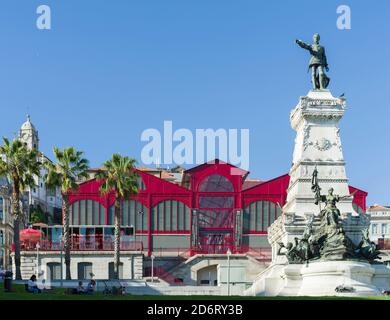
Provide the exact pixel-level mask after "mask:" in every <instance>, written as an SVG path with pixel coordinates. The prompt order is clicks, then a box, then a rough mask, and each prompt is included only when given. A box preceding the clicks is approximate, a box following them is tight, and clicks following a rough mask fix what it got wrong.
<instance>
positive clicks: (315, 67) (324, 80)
mask: <svg viewBox="0 0 390 320" xmlns="http://www.w3.org/2000/svg"><path fill="white" fill-rule="evenodd" d="M295 42H296V43H297V44H298V45H299V46H300V47H301V48H303V49H306V50H308V51H309V52H310V54H311V59H310V64H309V68H310V69H311V82H312V84H313V89H314V90H318V89H320V90H324V89H326V88H327V87H328V85H329V82H330V79H329V78H328V76H327V75H326V74H325V70H326V71H329V67H328V61H327V59H326V55H325V48H324V47H323V46H321V45H320V35H319V34H318V33H316V34H314V36H313V44H312V45H309V44H306V43H304V42H303V41H302V40H295ZM324 69H325V70H324Z"/></svg>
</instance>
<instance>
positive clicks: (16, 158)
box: [0, 138, 41, 280]
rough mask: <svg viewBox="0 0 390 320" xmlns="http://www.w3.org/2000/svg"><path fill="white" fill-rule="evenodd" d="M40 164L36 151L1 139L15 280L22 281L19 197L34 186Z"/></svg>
mask: <svg viewBox="0 0 390 320" xmlns="http://www.w3.org/2000/svg"><path fill="white" fill-rule="evenodd" d="M40 167H41V164H40V162H39V161H38V151H37V150H35V149H32V150H29V149H28V148H27V147H26V146H25V145H24V144H23V142H21V141H20V140H18V139H14V140H13V141H12V142H10V141H9V140H8V139H7V138H3V145H2V146H0V175H1V176H6V177H7V178H8V180H9V181H10V182H11V183H12V197H11V201H12V213H13V216H14V246H15V279H16V280H22V273H21V271H20V239H19V227H20V223H21V220H20V219H21V218H22V212H21V210H20V196H21V194H22V193H23V191H24V190H25V188H26V187H33V186H34V185H35V181H34V180H35V179H34V177H37V176H39V174H40Z"/></svg>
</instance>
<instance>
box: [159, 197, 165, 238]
mask: <svg viewBox="0 0 390 320" xmlns="http://www.w3.org/2000/svg"><path fill="white" fill-rule="evenodd" d="M158 230H159V231H162V230H164V202H160V203H159V204H158Z"/></svg>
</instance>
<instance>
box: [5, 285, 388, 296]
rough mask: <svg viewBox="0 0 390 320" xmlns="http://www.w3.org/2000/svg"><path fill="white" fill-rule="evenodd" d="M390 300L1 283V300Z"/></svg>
mask: <svg viewBox="0 0 390 320" xmlns="http://www.w3.org/2000/svg"><path fill="white" fill-rule="evenodd" d="M366 299H369V300H390V297H354V298H349V297H241V296H230V297H226V296H218V297H216V296H136V295H134V296H133V295H125V296H114V295H104V294H102V293H96V294H94V295H72V294H67V293H65V290H64V289H54V290H53V292H50V293H41V294H32V293H28V292H26V291H25V290H24V286H23V285H14V286H13V291H12V292H4V289H3V284H2V283H1V285H0V300H366Z"/></svg>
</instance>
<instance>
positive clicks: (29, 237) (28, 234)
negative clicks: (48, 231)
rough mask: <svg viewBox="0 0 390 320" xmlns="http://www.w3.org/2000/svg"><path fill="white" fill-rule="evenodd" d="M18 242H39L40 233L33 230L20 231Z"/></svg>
mask: <svg viewBox="0 0 390 320" xmlns="http://www.w3.org/2000/svg"><path fill="white" fill-rule="evenodd" d="M19 235H20V241H22V242H24V241H29V242H38V241H40V240H41V236H42V231H40V230H34V229H23V230H20V233H19Z"/></svg>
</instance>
